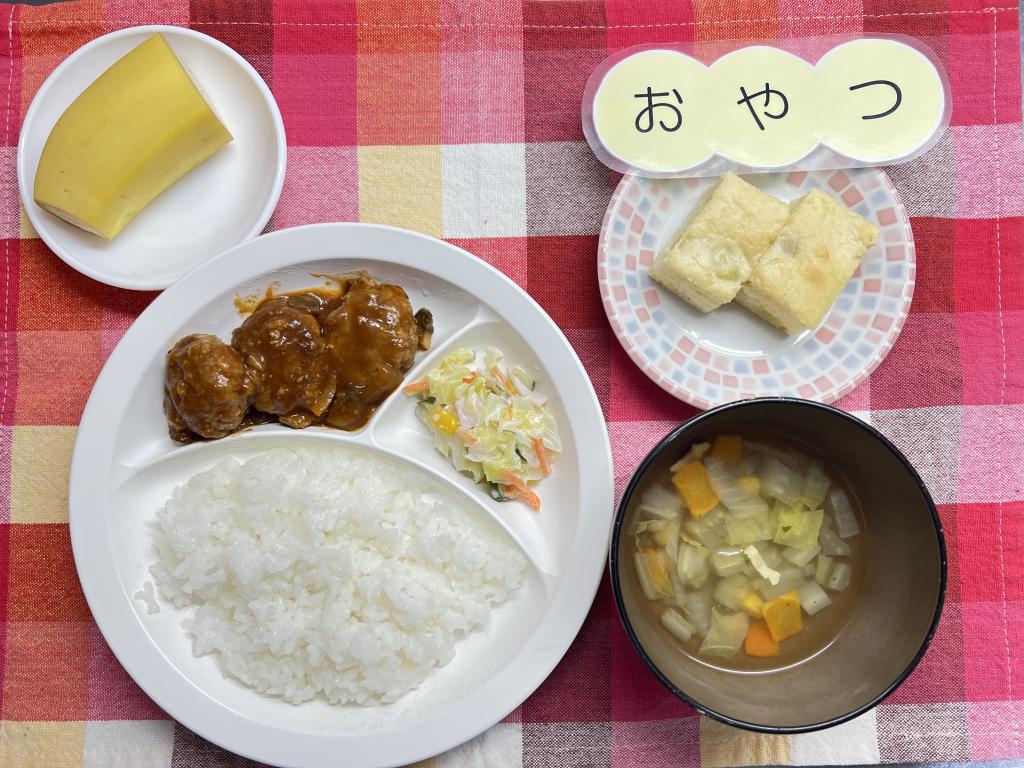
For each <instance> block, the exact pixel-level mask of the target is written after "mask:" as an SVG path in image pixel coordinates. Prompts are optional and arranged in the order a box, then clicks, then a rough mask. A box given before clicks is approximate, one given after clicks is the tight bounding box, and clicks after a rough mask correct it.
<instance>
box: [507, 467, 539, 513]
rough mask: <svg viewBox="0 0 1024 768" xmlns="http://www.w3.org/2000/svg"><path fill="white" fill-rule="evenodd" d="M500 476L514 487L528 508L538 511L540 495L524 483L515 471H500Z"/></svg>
mask: <svg viewBox="0 0 1024 768" xmlns="http://www.w3.org/2000/svg"><path fill="white" fill-rule="evenodd" d="M501 476H502V478H503V479H504V480H505V482H506V483H507V484H508V485H510V486H512V487H513V488H515V489H516V492H517V493H518V494H519V498H521V499H522V500H523V501H525V502H526V503H527V505H528V506H529V507H530V509H532V510H533V511H534V512H540V496H538V495H537V492H536V491H535V490H533V489H532V488H531V487H530V486H528V485H527V484H526V481H525V480H523V478H521V477H519V475H517V474H516V473H515V472H509V471H508V470H506V471H504V472H502V473H501Z"/></svg>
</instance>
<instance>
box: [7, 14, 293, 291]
mask: <svg viewBox="0 0 1024 768" xmlns="http://www.w3.org/2000/svg"><path fill="white" fill-rule="evenodd" d="M140 33H143V34H147V33H148V34H157V33H168V34H174V35H181V36H183V37H189V38H192V39H193V40H196V41H197V42H199V43H202V44H204V45H208V46H210V47H211V48H214V49H215V50H217V51H219V52H220V53H222V54H224V55H225V56H226V57H227V58H228V59H230V60H231V61H233V62H234V63H235V64H236V65H237V66H238V68H239V70H240V71H241V72H242V73H243V74H244V75H245V76H246V77H247V78H248V79H249V80H251V81H252V82H253V84H254V85H255V86H256V88H257V90H258V91H259V93H260V95H261V96H262V98H263V100H264V102H265V103H266V106H267V109H268V112H269V115H270V119H271V121H272V123H273V126H274V145H275V150H276V152H277V162H276V164H275V169H274V181H273V185H272V186H271V189H270V194H269V195H268V196H267V199H266V200H265V201H264V204H263V207H262V208H261V209H260V214H259V216H258V217H257V219H256V221H255V223H254V224H253V226H252V227H250V228H249V231H248V232H246V234H245V236H244V237H243V238H242V242H245V241H247V240H251V239H252V238H254V237H256V236H257V235H259V234H260V233H261V232H262V231H263V228H264V227H266V226H267V222H269V221H270V217H271V216H272V215H273V213H274V209H275V208H277V203H278V200H280V198H281V191H282V190H283V189H284V177H285V169H286V167H287V160H288V142H287V139H286V136H285V130H284V120H283V119H282V117H281V110H280V109H279V108H278V106H277V101H276V100H275V99H274V95H273V94H272V93H271V91H270V88H269V87H268V86H267V84H266V82H265V81H264V80H263V78H262V77H260V75H259V73H258V72H257V71H256V70H255V69H253V67H252V65H251V64H249V62H248V61H246V60H245V58H244V57H243V56H242V55H241V54H240V53H238V52H237V51H236V50H234V49H233V48H231V47H230V46H228V45H225V44H224V43H222V42H221V41H220V40H218V39H217V38H215V37H210V35H206V34H203V33H202V32H197V31H196V30H194V29H189V28H188V27H179V26H176V25H173V24H144V25H140V26H135V27H125V28H124V29H119V30H116V31H114V32H109V33H107V34H105V35H100V36H99V37H97V38H94V39H93V40H90V41H89V42H88V43H86V44H85V45H83V46H81V47H80V48H77V49H75V51H73V52H72V53H71V55H69V56H68V57H67V58H66V59H64V61H62V62H61V63H60V64H58V65H57V66H56V68H54V70H53V72H51V73H50V74H49V76H48V77H47V78H46V80H44V81H43V84H42V85H41V86H39V90H38V91H36V94H35V96H33V97H32V102H31V104H29V107H28V109H27V110H26V112H25V119H24V120H22V123H21V130H20V132H19V135H18V155H17V173H18V192H19V197H20V200H21V206H22V209H23V210H24V211H25V216H26V217H27V218H28V220H29V222H30V223H31V224H32V228H33V229H34V230H35V232H36V234H37V235H38V236H39V237H40V239H42V241H43V242H44V243H46V246H47V247H48V248H49V249H50V250H51V251H53V252H54V253H55V254H57V256H58V257H60V259H61V260H62V261H63V262H64V263H65V264H67V265H68V266H69V267H71V268H72V269H74V270H77V271H78V272H81V273H82V274H83V275H86V276H88V277H91V278H92V279H93V280H97V281H99V282H101V283H105V284H106V285H112V286H114V287H116V288H128V289H131V290H136V291H153V290H163V289H164V288H167V287H168V286H169V285H171V284H172V283H173V282H174V280H147V279H145V278H136V279H129V278H125V277H122V276H119V275H111V274H109V273H108V272H106V271H104V270H102V269H97V268H96V267H94V266H92V265H90V264H89V263H88V262H87V261H82V260H81V259H79V258H78V257H77V256H75V254H74V253H73V252H71V251H70V250H68V249H67V248H65V247H64V245H63V244H61V243H60V242H59V241H58V240H57V239H55V238H54V237H52V236H51V235H50V226H49V222H48V221H47V220H46V219H45V218H44V216H49V215H50V214H46V213H45V212H43V211H42V210H41V209H39V208H38V206H36V205H35V203H34V201H33V200H32V187H33V184H32V183H31V182H30V180H29V179H28V168H27V167H26V165H27V159H26V156H25V155H26V148H25V143H26V142H27V140H28V135H29V133H30V131H31V129H32V126H33V125H34V123H35V121H36V113H37V112H38V111H39V110H40V109H41V104H42V103H43V101H45V99H46V98H47V96H48V94H49V92H50V90H52V89H53V88H54V86H55V84H56V83H58V82H59V81H60V79H61V78H62V77H63V76H64V74H65V73H66V72H67V71H68V70H69V69H71V68H73V67H74V66H75V64H76V63H77V61H78V60H79V59H80V58H82V57H83V56H85V55H87V54H88V53H89V52H91V51H92V50H93V49H95V48H99V47H102V46H104V45H106V44H107V43H109V42H111V41H112V40H118V39H120V38H122V37H128V36H131V35H137V34H140ZM183 274H184V272H182V275H183ZM182 275H178V277H179V278H180V277H181V276H182Z"/></svg>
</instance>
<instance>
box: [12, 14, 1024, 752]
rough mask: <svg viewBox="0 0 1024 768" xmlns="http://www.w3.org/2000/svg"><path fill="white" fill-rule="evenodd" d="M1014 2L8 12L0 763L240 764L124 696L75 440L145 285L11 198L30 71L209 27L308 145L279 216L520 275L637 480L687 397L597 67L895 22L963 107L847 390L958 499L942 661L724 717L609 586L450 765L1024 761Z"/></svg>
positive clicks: (33, 76) (859, 408)
mask: <svg viewBox="0 0 1024 768" xmlns="http://www.w3.org/2000/svg"><path fill="white" fill-rule="evenodd" d="M993 1H994V3H995V4H994V5H988V4H983V3H980V2H976V1H972V0H916V1H915V2H905V3H898V2H896V0H829V1H828V2H823V3H815V2H810V1H809V0H732V1H727V0H578V1H576V2H563V1H562V0H545V1H543V2H541V1H539V0H525V1H524V2H519V1H518V0H517V1H516V2H512V1H511V0H466V1H465V2H463V1H462V0H440V1H439V0H432V1H431V2H423V3H414V2H410V1H409V0H398V1H397V2H396V1H389V0H358V2H353V1H352V0H346V1H345V2H327V1H326V0H324V1H323V2H314V1H313V0H273V1H271V0H253V1H250V2H244V3H242V2H237V3H232V2H229V1H228V0H192V2H191V3H189V2H185V1H184V0H145V2H129V0H104V1H103V2H100V0H74V1H73V2H67V3H59V4H56V5H52V6H48V7H44V8H30V7H24V6H10V5H6V6H0V30H2V31H0V38H2V42H0V52H2V59H0V107H2V109H3V120H2V125H3V126H4V137H5V141H4V146H5V150H4V155H3V166H2V168H3V183H2V184H0V228H2V237H3V241H2V254H0V264H2V272H0V290H2V307H0V323H2V328H0V331H2V336H0V345H2V350H0V361H2V362H0V765H3V766H18V767H19V768H22V767H23V766H47V768H49V767H50V766H65V765H75V766H79V765H86V766H104V767H105V766H115V765H124V766H133V767H134V766H168V765H174V766H188V767H190V768H191V767H193V766H200V765H202V766H206V765H243V764H245V762H246V761H242V760H240V759H236V758H233V757H232V756H230V755H228V754H227V753H224V752H222V751H221V750H219V749H218V748H216V747H214V746H212V745H210V744H208V743H206V742H204V741H202V740H200V739H199V738H197V737H196V736H194V735H193V734H191V733H190V732H188V731H187V730H185V729H184V728H182V727H181V726H178V725H176V724H175V723H174V722H173V721H172V720H170V719H168V717H167V716H166V715H165V714H164V713H163V712H162V711H161V710H160V709H159V708H157V707H156V706H155V705H154V704H153V703H152V702H151V701H150V700H149V699H148V698H147V697H146V696H145V695H144V694H143V693H142V692H141V691H140V690H139V689H138V688H137V687H136V686H135V684H134V683H133V682H132V681H131V679H130V678H129V677H128V676H127V675H126V674H125V672H124V670H123V669H122V668H121V667H120V666H119V665H118V663H117V662H116V660H115V659H114V658H113V656H112V655H111V653H110V651H109V649H108V648H107V645H106V643H105V642H104V641H103V639H102V637H101V636H100V634H99V632H98V631H97V629H96V626H95V624H94V623H93V621H92V619H91V616H90V614H89V610H88V608H87V606H86V604H85V600H84V599H83V596H82V592H81V590H80V588H79V585H78V580H77V578H76V575H75V569H74V564H73V562H72V557H71V550H70V545H69V540H68V528H67V494H66V488H67V472H68V461H69V456H70V451H71V445H72V441H73V438H74V435H75V429H76V425H77V424H78V420H79V417H80V415H81V412H82V407H83V405H84V403H85V400H86V397H87V396H88V393H89V390H90V388H91V387H92V384H93V381H94V380H95V378H96V375H97V373H98V372H99V369H100V366H101V365H102V364H103V361H104V359H105V358H106V356H107V355H108V354H109V353H110V350H111V349H112V347H113V346H114V344H115V343H116V342H117V340H118V339H119V338H120V336H121V334H122V333H123V332H124V331H125V329H126V328H127V327H128V325H129V324H130V323H131V321H132V320H133V319H134V318H135V317H136V316H137V315H138V314H139V312H141V311H142V309H143V308H144V307H145V306H146V304H147V303H148V302H149V301H150V299H151V298H152V296H151V295H148V294H138V293H131V292H128V291H122V290H118V289H115V288H109V287H106V286H103V285H100V284H98V283H95V282H92V281H91V280H89V279H88V278H85V277H83V276H81V275H79V274H77V273H75V272H73V271H71V270H70V269H69V268H67V267H66V266H64V264H63V263H62V262H61V261H59V260H58V259H57V258H56V257H55V256H54V255H53V254H52V253H50V252H49V251H48V250H47V248H46V247H45V246H44V245H43V244H42V242H41V241H40V240H38V239H37V238H36V237H35V235H34V233H33V232H32V231H31V229H30V228H29V225H28V224H27V223H26V222H25V219H24V218H23V217H21V216H20V215H19V206H18V193H17V184H16V181H15V169H14V160H15V146H16V144H17V140H18V131H19V126H20V124H21V120H22V117H23V115H24V113H25V109H26V108H27V106H28V104H29V102H30V101H31V99H32V97H33V95H34V94H35V92H36V90H37V89H38V87H39V85H40V83H41V82H42V81H43V79H44V78H45V77H46V76H47V75H48V74H49V73H50V72H51V71H52V69H53V68H54V67H55V66H56V65H57V64H58V62H60V61H61V60H62V59H63V58H64V57H66V56H67V55H68V54H70V53H71V52H72V51H73V50H75V49H76V48H78V47H79V46H80V45H82V44H83V43H85V42H87V41H88V40H90V39H92V38H94V37H96V36H98V35H101V34H103V33H105V32H109V31H111V30H114V29H118V28H122V27H126V26H130V25H136V24H145V23H169V24H180V25H184V26H191V27H193V28H195V29H197V30H200V31H202V32H205V33H207V34H210V35H213V36H215V37H218V38H220V39H222V40H223V41H225V42H226V43H228V44H229V45H231V46H233V47H234V48H235V49H237V50H239V51H240V52H241V53H242V54H243V55H245V56H246V57H247V58H248V60H249V61H250V62H252V64H253V65H254V66H255V67H256V69H257V70H259V72H260V73H261V74H262V75H263V76H264V77H265V78H266V80H267V82H268V83H269V84H270V85H271V86H272V88H273V91H274V93H275V95H276V97H277V99H278V101H279V103H280V105H281V111H282V113H283V115H284V121H285V125H286V128H287V132H288V140H289V145H290V146H289V158H288V177H287V180H286V182H285V188H284V193H283V195H282V197H281V202H280V206H279V207H278V210H277V212H276V214H275V215H274V219H273V222H272V226H273V227H275V228H282V227H288V226H293V225H297V224H306V223H310V222H316V221H331V220H362V221H377V222H388V223H391V224H398V225H401V226H406V227H411V228H413V229H418V230H420V231H423V232H428V233H430V234H433V235H437V236H439V237H443V238H445V239H448V240H450V241H452V242H454V243H456V244H458V245H460V246H462V247H464V248H466V249H468V250H469V251H471V252H473V253H475V254H477V255H478V256H479V257H480V258H482V259H485V260H486V261H488V262H490V263H492V264H494V265H496V266H497V267H498V268H500V269H502V270H503V271H504V272H505V273H506V274H508V275H509V276H510V277H512V278H513V279H514V280H516V281H517V282H518V283H519V284H520V285H522V286H523V287H524V288H525V289H526V290H528V291H529V292H530V293H531V294H532V295H533V296H534V298H536V299H537V300H538V301H539V302H540V303H541V304H542V305H543V306H544V308H545V309H546V310H547V311H548V312H549V313H550V315H551V316H552V317H553V318H554V319H555V321H556V322H557V323H558V324H559V325H560V326H561V327H562V329H563V330H564V331H565V334H566V336H567V337H568V338H569V340H570V341H571V342H572V344H573V345H574V347H575V348H576V350H577V351H578V353H579V355H580V357H581V358H582V360H583V362H584V364H585V365H586V367H587V370H588V371H589V373H590V376H591V378H592V379H593V382H594V386H595V387H596V389H597V393H598V396H599V397H600V400H601V403H602V405H603V407H604V411H605V415H606V416H607V418H608V421H609V429H610V432H611V439H612V446H613V449H614V456H615V473H616V481H617V487H618V488H619V489H620V490H621V488H622V485H623V484H624V482H625V480H626V479H627V478H628V476H629V475H630V473H631V472H632V471H633V469H634V468H635V466H636V464H637V462H638V461H639V460H640V458H641V457H642V456H643V455H644V454H645V453H646V451H647V450H648V449H649V448H650V447H651V446H652V445H653V444H654V443H655V442H656V441H657V440H658V438H660V437H661V436H662V435H663V434H665V433H666V432H667V431H668V430H669V429H670V428H671V427H672V426H674V425H676V424H678V423H679V422H680V421H682V420H684V419H686V418H687V417H689V416H691V415H692V414H693V412H694V411H693V409H692V408H690V407H688V406H686V405H683V404H681V403H679V402H677V401H676V400H674V399H672V398H671V397H669V396H668V395H666V394H665V393H664V392H662V391H661V390H660V389H658V388H657V387H656V386H655V385H654V384H652V383H651V382H649V381H648V380H647V379H646V378H645V377H644V376H643V375H642V374H641V373H640V372H639V371H638V370H637V369H636V367H635V366H634V365H633V364H632V363H631V362H630V361H629V359H628V358H627V357H626V355H625V353H624V352H623V351H622V350H621V349H620V348H619V345H618V343H617V342H616V341H615V340H614V338H613V336H612V334H611V331H610V329H609V326H608V323H607V321H606V320H605V316H604V313H603V311H602V308H601V301H600V298H599V295H598V289H597V284H596V275H595V269H594V257H595V251H596V247H597V235H598V229H599V226H600V223H601V218H602V214H603V212H604V208H605V205H606V204H607V202H608V198H609V195H610V193H611V191H612V189H613V186H614V184H615V182H616V181H617V178H616V176H615V174H613V173H610V172H609V171H608V170H606V169H605V168H604V167H603V166H601V165H599V164H598V163H597V162H596V161H595V159H594V157H593V155H592V154H591V152H590V150H589V148H588V147H587V145H586V144H585V143H584V141H583V137H582V134H581V130H580V95H581V91H582V87H583V83H584V81H585V80H586V78H587V76H588V75H589V74H590V72H591V71H592V69H593V68H594V66H595V65H596V64H597V63H598V62H599V61H600V60H601V59H603V58H604V57H605V56H606V55H607V54H608V52H609V51H613V50H616V49H619V48H622V47H624V46H629V45H634V44H638V43H653V42H665V41H688V40H698V41H699V40H709V39H722V38H750V39H757V40H766V41H772V40H776V39H782V38H786V37H790V36H798V35H821V34H861V33H865V34H866V33H875V32H882V33H904V34H909V35H913V36H915V37H918V38H920V39H921V40H923V41H924V42H925V43H926V44H927V45H929V46H930V47H931V48H932V49H933V50H934V51H936V53H937V54H938V55H939V56H940V57H941V59H942V60H943V63H944V64H945V67H946V70H947V71H948V73H949V76H950V79H951V81H952V85H953V103H954V108H953V117H952V124H951V126H950V128H949V130H948V131H947V132H946V133H945V135H944V136H943V137H942V140H941V141H940V142H939V143H938V145H937V146H935V148H933V149H932V150H931V151H930V152H928V153H927V154H926V155H925V156H923V157H921V158H919V159H917V160H915V161H913V162H912V163H909V164H908V165H905V166H901V167H898V168H892V169H890V174H891V176H892V178H893V180H894V182H895V184H896V186H897V187H898V188H899V191H900V193H901V195H902V198H903V201H904V202H905V204H906V206H907V209H908V210H909V212H910V214H911V216H912V224H913V229H914V235H915V238H916V242H917V258H918V284H917V293H916V295H915V297H914V303H913V307H912V308H911V314H910V318H909V320H908V322H907V324H906V327H905V329H904V331H903V334H902V336H901V337H900V339H899V341H898V343H897V344H896V346H895V348H894V349H893V351H892V353H891V354H890V355H889V357H888V359H887V360H886V361H885V362H884V363H883V364H882V365H881V367H880V368H879V369H878V370H877V371H875V373H874V374H873V375H872V376H871V378H870V380H869V381H868V382H866V383H865V384H863V385H862V386H861V387H859V388H858V389H857V390H856V391H854V392H853V393H852V394H850V395H849V396H847V397H846V398H844V399H843V400H842V401H841V402H840V403H839V405H840V406H842V407H844V408H846V409H848V410H851V411H854V412H856V413H857V414H858V415H859V416H861V417H862V418H864V419H865V420H867V421H870V422H871V423H872V424H874V425H875V426H876V427H878V428H879V429H881V430H882V431H883V432H884V433H885V434H887V435H888V436H889V437H891V438H892V439H893V440H894V441H895V442H896V443H897V444H899V445H900V446H901V447H902V448H903V449H904V450H905V451H906V453H907V454H908V455H909V456H910V458H911V459H912V460H913V462H914V463H915V464H916V466H917V467H918V469H919V470H920V471H921V474H922V475H923V476H924V478H925V480H926V481H927V483H928V486H929V488H930V489H931V492H932V494H933V495H934V497H935V499H936V501H937V502H938V504H939V510H940V512H941V515H942V520H943V524H944V525H945V527H946V531H947V535H948V544H949V555H950V566H949V576H950V582H949V595H948V602H947V605H946V610H945V613H944V614H943V618H942V623H941V625H940V627H939V631H938V634H937V636H936V638H935V641H934V643H933V645H932V647H931V650H930V651H929V652H928V654H927V656H926V657H925V659H924V661H923V662H922V664H921V665H920V666H919V667H918V669H917V671H916V672H914V674H913V675H912V676H911V677H910V679H909V680H907V682H906V683H905V684H904V685H903V686H902V687H901V688H900V689H899V690H898V691H897V692H896V693H894V694H893V695H892V696H891V697H890V698H889V699H888V700H887V701H886V702H885V703H884V704H883V705H881V706H879V707H878V708H876V709H875V710H874V711H872V712H870V713H868V714H866V715H864V716H863V717H860V718H858V719H857V720H855V721H853V722H850V723H848V724H846V725H843V726H840V727H838V728H835V729H832V730H829V731H827V732H823V733H819V734H813V735H803V736H795V737H771V736H764V735H756V734H750V733H745V732H742V731H737V730H733V729H730V728H728V727H726V726H723V725H720V724H718V723H716V722H714V721H711V720H709V719H707V718H704V717H700V716H698V715H697V714H696V713H695V712H694V711H693V710H691V709H689V708H688V707H686V706H684V705H683V704H681V703H680V702H679V701H677V700H676V699H675V698H673V697H672V696H671V695H670V694H669V693H668V692H667V691H666V690H665V689H663V688H662V687H661V686H660V685H659V684H658V683H657V682H656V680H655V679H654V677H653V676H652V675H651V674H650V673H649V672H648V671H647V670H646V668H645V667H644V666H643V665H642V663H641V662H640V660H639V658H638V657H637V655H636V654H635V653H634V652H633V650H632V648H631V647H630V645H629V642H628V640H627V638H626V635H625V633H624V632H623V630H622V627H621V625H620V623H619V620H618V617H617V616H616V615H615V612H614V609H613V608H612V605H611V596H610V591H609V589H608V586H607V584H605V585H604V586H603V587H602V588H601V590H600V592H599V593H598V595H597V600H596V602H595V603H594V607H593V610H592V611H591V613H590V617H589V618H588V620H587V622H586V624H585V625H584V627H583V629H582V631H581V632H580V635H579V637H578V639H577V640H576V642H575V643H574V645H573V646H572V648H571V649H570V651H569V653H568V654H567V656H566V658H565V660H564V661H563V662H562V664H561V665H560V666H559V667H558V668H557V669H556V670H555V672H554V674H553V675H552V676H551V677H550V679H549V680H548V681H547V682H546V683H545V684H544V685H542V686H541V688H540V689H539V690H538V691H537V692H536V693H535V694H534V695H533V696H532V697H530V699H528V700H527V701H526V702H524V703H523V705H522V706H521V707H519V708H518V709H516V710H515V711H514V712H512V713H511V714H510V715H509V716H508V718H506V720H505V721H504V722H502V723H500V724H499V725H497V726H495V727H494V728H492V729H490V730H489V731H487V732H486V733H484V734H483V735H481V736H480V737H479V738H477V739H476V740H475V741H473V742H471V743H470V744H468V745H466V746H464V747H462V748H460V749H458V750H455V751H454V752H452V753H449V754H447V755H443V756H441V757H438V758H437V759H436V761H437V763H438V764H445V765H448V764H450V765H481V766H485V765H486V766H492V765H512V766H518V765H524V766H526V765H528V766H553V767H557V768H561V767H562V766H593V765H608V764H614V765H617V766H651V767H652V768H656V767H657V766H670V765H671V766H718V765H722V766H724V765H740V764H770V763H792V764H808V763H815V764H826V763H827V764H836V763H877V762H902V761H925V760H932V761H938V760H950V761H959V760H969V759H970V760H981V759H993V758H1020V757H1022V756H1024V639H1022V638H1024V579H1022V575H1024V557H1022V555H1024V488H1022V477H1024V450H1022V442H1024V441H1022V436H1024V405H1022V404H1024V343H1022V339H1024V258H1022V252H1024V249H1022V221H1024V219H1022V215H1024V184H1022V181H1024V180H1022V141H1021V113H1020V105H1021V93H1020V71H1019V59H1018V45H1019V36H1018V28H1017V23H1018V22H1017V8H1016V6H1015V5H1012V4H1010V3H1009V2H1008V0H993ZM1000 2H1001V3H1002V4H1000ZM566 286H572V288H573V290H566ZM339 760H340V761H342V762H343V757H342V756H339ZM339 764H341V763H339Z"/></svg>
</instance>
